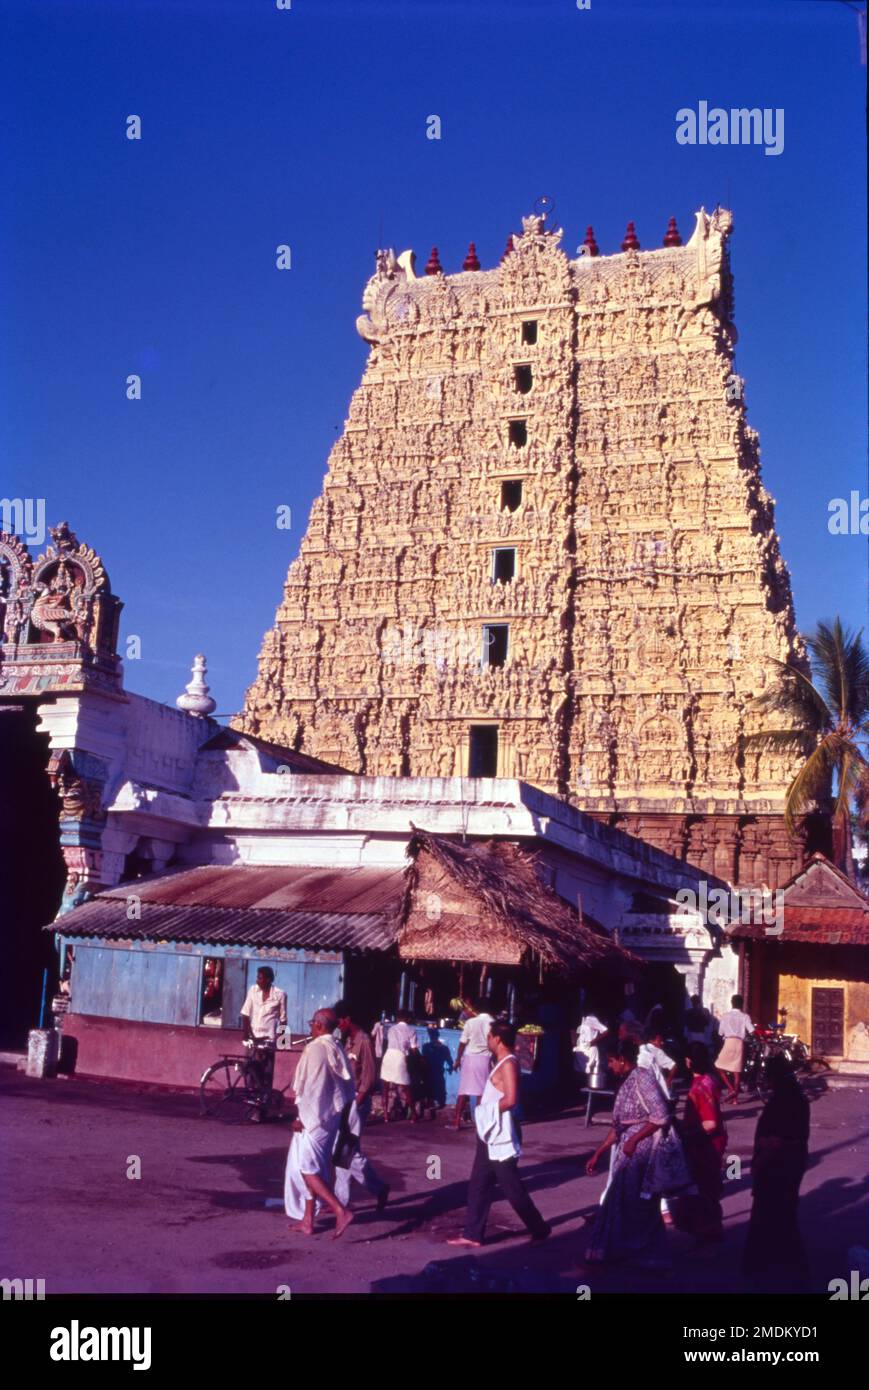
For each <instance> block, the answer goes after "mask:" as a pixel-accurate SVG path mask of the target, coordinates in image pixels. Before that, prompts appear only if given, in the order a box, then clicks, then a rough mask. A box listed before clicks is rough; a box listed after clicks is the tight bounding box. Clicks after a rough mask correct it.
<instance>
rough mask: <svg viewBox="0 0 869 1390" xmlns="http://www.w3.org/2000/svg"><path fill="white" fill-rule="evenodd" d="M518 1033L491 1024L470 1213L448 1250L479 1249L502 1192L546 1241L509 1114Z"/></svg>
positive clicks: (515, 1092)
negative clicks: (520, 1162) (488, 1067)
mask: <svg viewBox="0 0 869 1390" xmlns="http://www.w3.org/2000/svg"><path fill="white" fill-rule="evenodd" d="M515 1043H516V1029H515V1027H514V1026H513V1024H512V1023H502V1022H500V1020H499V1021H497V1022H495V1023H493V1024H492V1026H491V1028H490V1030H489V1035H488V1047H489V1051H490V1052H491V1053H492V1056H493V1058H494V1062H495V1065H494V1066H493V1067H492V1070H491V1071H490V1072H489V1077H488V1080H487V1081H486V1085H485V1088H484V1090H483V1094H482V1097H481V1099H480V1104H479V1105H478V1106H477V1109H476V1111H475V1114H474V1120H475V1122H476V1126H477V1148H476V1153H475V1155H474V1167H473V1170H472V1172H471V1181H470V1183H469V1184H468V1211H467V1216H466V1218H465V1229H464V1232H463V1234H462V1235H460V1236H454V1237H453V1239H452V1240H448V1241H447V1244H448V1245H470V1246H477V1245H482V1244H483V1236H484V1234H485V1231H486V1222H487V1220H488V1217H489V1208H490V1207H491V1205H492V1200H493V1198H494V1196H495V1188H496V1187H500V1189H501V1192H502V1194H503V1195H504V1196H505V1197H506V1198H507V1201H508V1202H509V1203H510V1205H511V1207H512V1208H513V1210H514V1211H515V1213H516V1215H517V1216H518V1217H519V1219H520V1221H521V1222H522V1223H523V1225H524V1226H525V1229H526V1230H527V1232H528V1234H529V1235H530V1237H531V1239H532V1240H533V1241H535V1242H537V1241H542V1240H545V1239H546V1237H547V1236H548V1235H549V1232H550V1227H549V1225H548V1223H547V1222H546V1221H544V1220H543V1217H542V1216H541V1215H540V1212H539V1211H538V1210H537V1208H536V1207H535V1205H534V1203H533V1202H532V1200H531V1198H530V1197H529V1196H528V1193H527V1192H526V1191H525V1188H524V1186H523V1183H522V1179H521V1178H520V1176H519V1172H518V1163H517V1160H518V1157H519V1153H520V1152H521V1149H520V1140H521V1134H520V1130H519V1125H518V1123H517V1122H516V1119H515V1116H514V1115H513V1110H514V1109H515V1107H516V1105H517V1103H518V1101H519V1063H518V1062H517V1060H516V1058H515V1056H514V1055H513V1048H514V1046H515Z"/></svg>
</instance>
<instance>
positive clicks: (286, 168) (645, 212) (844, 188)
mask: <svg viewBox="0 0 869 1390" xmlns="http://www.w3.org/2000/svg"><path fill="white" fill-rule="evenodd" d="M0 16H2V31H3V32H2V36H0V38H2V54H3V57H2V60H0V62H2V66H3V72H2V91H0V120H2V147H3V152H2V167H0V216H2V230H0V237H2V243H3V254H2V258H0V295H2V320H3V323H4V325H5V326H4V331H3V334H2V337H0V384H2V408H0V496H31V497H34V496H35V497H45V498H46V501H47V511H48V519H49V521H50V522H51V523H52V524H53V523H54V522H55V521H56V520H58V519H60V518H65V519H67V520H68V521H69V522H70V524H71V525H72V526H73V527H74V529H75V530H76V531H77V532H78V534H79V536H80V538H81V539H86V540H87V541H89V542H90V543H91V544H92V545H94V546H95V547H96V548H97V549H98V550H100V551H101V552H102V554H103V556H104V559H105V561H106V564H107V567H108V569H109V572H110V575H111V577H112V582H113V586H114V588H115V591H116V592H117V593H118V594H119V595H120V596H121V597H122V598H123V600H124V601H125V604H126V608H125V611H124V615H123V619H122V632H123V633H124V634H126V633H136V634H138V635H139V636H140V637H141V639H142V643H143V659H142V660H141V661H138V662H131V663H128V664H127V676H126V678H127V683H128V685H129V686H130V687H131V688H132V689H135V690H139V691H141V692H142V693H145V694H148V695H152V696H154V697H156V698H158V699H166V700H174V697H175V696H176V694H178V693H179V691H180V690H181V688H182V685H183V684H184V682H185V680H186V679H187V675H186V672H187V670H188V668H189V665H190V660H191V658H192V655H193V653H194V652H196V651H199V650H203V651H205V652H206V653H207V656H208V660H209V670H210V678H211V683H212V688H213V691H214V694H215V696H216V698H217V700H218V708H219V710H220V711H222V712H232V711H233V710H235V709H237V708H238V706H239V705H240V703H241V701H242V698H243V693H244V689H245V687H246V685H247V684H248V683H249V681H250V680H251V679H252V677H253V675H254V672H255V664H256V656H257V652H258V650H259V645H260V641H261V637H262V634H263V632H264V630H265V629H266V628H267V627H268V626H269V625H270V623H271V621H272V618H273V614H274V609H275V606H276V604H277V602H278V600H279V598H280V595H281V589H282V583H283V579H284V576H285V573H286V569H287V565H288V563H289V561H290V560H291V559H292V557H293V555H294V554H295V553H296V550H297V548H298V545H299V541H300V539H301V536H302V532H303V530H304V526H305V523H306V521H307V516H308V511H309V508H310V505H311V502H312V500H313V498H314V497H315V496H316V494H317V493H318V491H319V489H320V485H321V480H322V477H323V474H324V471H325V466H326V458H327V454H328V451H329V448H330V446H331V444H332V442H333V441H334V439H335V437H336V431H337V429H338V428H340V427H341V425H342V423H343V420H344V416H345V413H346V407H347V403H348V401H349V397H350V394H351V392H352V390H353V389H354V387H355V386H356V384H357V382H358V380H359V378H360V375H361V372H362V368H363V364H364V361H365V355H366V349H365V345H364V344H363V342H362V341H361V339H360V338H359V337H358V336H357V334H356V332H355V329H354V321H355V318H356V316H357V314H358V313H359V312H360V311H361V310H360V295H361V292H362V288H363V285H364V283H365V280H366V279H367V277H368V275H369V274H370V273H371V270H372V266H373V252H374V250H375V247H376V246H377V244H378V243H379V242H380V243H382V244H390V245H393V246H395V247H396V249H397V250H401V249H404V248H406V247H409V246H411V247H413V248H414V249H415V250H416V252H417V255H418V256H419V257H421V258H422V259H423V260H424V259H425V257H426V256H427V254H428V251H429V248H430V247H431V245H432V244H433V243H436V244H437V245H438V247H439V248H440V254H441V260H442V262H443V265H444V268H445V269H447V270H457V269H458V268H459V267H460V265H461V261H462V258H463V256H464V253H465V250H466V247H467V243H468V241H469V240H470V239H473V240H475V241H476V243H477V249H478V253H479V255H480V259H481V261H482V262H483V265H484V266H491V265H493V264H495V263H496V262H497V260H498V258H499V257H500V254H501V251H502V249H503V246H504V242H505V239H506V236H507V233H508V232H509V231H510V230H512V229H518V228H519V226H520V218H521V216H522V215H523V214H526V213H528V212H529V211H530V210H531V209H532V205H533V203H534V201H535V199H536V198H538V197H539V196H540V195H542V194H546V195H548V196H550V197H552V198H554V199H555V202H556V215H555V220H556V221H558V222H559V223H560V224H561V225H562V226H563V227H564V228H565V243H564V244H565V246H566V247H567V248H568V249H569V250H570V251H571V252H572V251H573V250H574V248H575V247H576V245H577V244H578V242H579V241H581V240H582V236H583V234H584V230H585V227H586V224H587V223H589V222H591V223H593V224H594V227H595V231H596V233H597V239H598V242H599V244H600V247H601V250H602V251H604V252H612V251H615V250H617V249H618V247H619V243H620V241H621V239H622V237H623V235H624V229H625V223H626V221H627V220H628V218H632V219H633V220H634V221H635V222H636V224H637V231H638V234H639V237H640V240H641V242H642V243H643V244H644V245H647V246H654V245H659V244H660V241H661V237H662V235H663V232H664V229H665V227H666V223H667V218H668V217H669V216H671V215H675V216H676V217H677V218H678V221H679V225H680V227H681V229H682V231H683V233H688V232H690V229H691V224H692V213H693V212H694V210H695V209H696V208H698V207H699V206H700V205H701V204H705V206H706V207H707V208H711V207H713V206H714V205H715V204H716V203H719V202H720V203H723V204H725V205H727V206H730V207H731V208H733V210H734V215H735V230H734V235H733V239H732V243H731V245H732V253H733V266H734V272H735V276H736V321H737V325H738V328H739V333H740V340H739V345H738V348H737V359H736V360H737V369H738V371H739V372H740V373H741V374H742V375H743V376H744V377H745V378H746V381H747V401H748V411H749V419H750V421H751V423H752V424H753V425H754V426H755V427H756V428H757V429H758V430H759V431H760V438H761V446H762V451H763V453H762V461H763V472H764V481H765V483H766V485H767V487H768V488H769V490H770V491H771V492H772V493H773V495H774V496H775V497H776V498H777V501H778V506H777V523H778V529H779V533H780V535H781V537H782V546H783V552H784V556H785V559H786V560H787V562H788V564H789V566H790V569H791V573H792V577H793V581H794V590H795V596H796V605H797V617H798V621H799V623H800V625H801V627H802V628H804V629H806V628H808V627H811V626H812V624H813V623H814V622H815V621H816V620H817V619H818V618H820V617H824V616H827V615H832V614H834V613H836V612H839V613H841V614H842V615H843V617H845V618H846V619H847V620H849V621H850V622H851V623H852V624H854V625H862V623H863V622H864V617H865V611H866V561H867V541H866V539H865V537H864V538H860V537H857V536H855V537H841V536H836V537H834V536H831V535H830V534H829V533H828V530H827V517H828V512H827V504H828V502H829V500H830V499H831V498H832V497H835V496H843V495H847V494H848V492H849V491H850V490H851V489H852V488H856V489H859V490H860V492H861V495H862V496H865V495H866V491H867V472H866V421H865V382H866V360H865V356H866V250H865V238H866V208H865V198H864V167H865V163H864V161H865V150H864V115H863V104H864V84H865V77H866V69H865V68H863V67H861V65H860V53H859V44H858V33H857V23H856V17H855V15H854V13H853V12H852V11H851V10H850V9H849V8H848V7H847V6H846V5H843V4H841V3H839V0H776V2H775V3H764V2H763V0H720V3H719V2H718V0H703V3H701V0H691V3H685V4H683V3H667V0H643V3H636V0H633V2H632V3H628V0H592V6H591V9H590V10H589V11H579V10H577V8H576V4H575V0H477V3H467V0H466V2H465V3H462V0H434V2H433V3H428V0H404V2H403V3H401V2H400V0H395V3H389V0H352V3H350V2H349V0H293V3H292V9H291V10H290V11H279V10H277V9H276V7H275V5H274V0H94V3H85V0H63V3H60V2H59V0H2V3H0ZM701 100H705V101H707V102H709V104H710V105H720V106H724V107H727V108H729V107H731V106H760V107H772V108H775V107H782V108H784V111H785V148H784V152H783V153H782V154H781V155H779V156H777V157H774V156H766V155H764V153H763V151H762V149H761V148H759V147H747V148H746V147H730V146H708V145H707V146H705V147H702V146H694V147H687V146H680V145H677V143H676V140H675V129H676V121H675V113H676V111H677V109H679V108H680V107H685V106H693V107H696V105H697V103H698V102H699V101H701ZM433 113H436V114H438V115H439V116H440V117H441V120H442V139H441V140H440V141H439V142H437V141H431V140H427V139H426V138H425V121H426V117H427V116H428V115H430V114H433ZM130 114H137V115H139V116H141V118H142V123H143V138H142V140H141V141H140V142H131V141H128V140H127V139H126V138H125V121H126V117H127V116H128V115H130ZM283 242H286V243H289V245H290V246H291V247H292V256H293V269H292V270H291V271H289V272H279V271H277V270H276V269H275V264H274V257H275V247H276V246H277V245H278V244H279V243H283ZM131 372H138V373H140V374H141V375H142V379H143V399H142V400H141V401H140V402H136V403H131V402H129V401H127V400H126V398H125V385H124V383H125V379H126V377H127V375H128V374H129V373H131ZM281 503H285V504H288V505H289V506H290V507H292V510H293V516H294V523H295V524H294V528H293V530H292V531H290V532H289V533H287V532H282V531H278V530H277V529H276V527H275V524H274V517H275V508H276V507H277V506H278V505H279V504H281Z"/></svg>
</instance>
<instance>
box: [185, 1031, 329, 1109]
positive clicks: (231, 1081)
mask: <svg viewBox="0 0 869 1390" xmlns="http://www.w3.org/2000/svg"><path fill="white" fill-rule="evenodd" d="M284 1037H286V1038H289V1042H287V1043H284V1044H283V1045H282V1046H281V1051H282V1052H285V1051H289V1050H291V1049H292V1048H293V1047H294V1046H295V1045H296V1043H300V1044H303V1043H304V1042H305V1041H306V1039H305V1038H298V1039H297V1040H296V1043H294V1041H293V1035H292V1034H291V1033H289V1034H284ZM245 1048H246V1050H245V1052H243V1053H230V1052H225V1053H223V1055H222V1056H221V1057H220V1058H218V1060H217V1061H216V1062H212V1064H211V1066H210V1067H207V1068H206V1070H205V1071H204V1072H203V1073H202V1076H201V1078H200V1081H199V1108H200V1113H201V1114H202V1116H203V1117H204V1118H207V1119H219V1120H222V1121H223V1122H224V1123H225V1124H242V1123H243V1122H244V1121H245V1120H252V1119H253V1118H254V1116H255V1115H256V1116H257V1117H258V1118H259V1119H261V1120H265V1119H268V1118H269V1117H270V1116H273V1117H274V1118H275V1119H280V1118H281V1113H282V1111H283V1108H284V1101H285V1092H286V1091H288V1090H289V1089H290V1087H289V1084H288V1085H287V1086H285V1087H284V1088H283V1089H282V1090H278V1089H277V1088H275V1087H274V1086H266V1085H264V1084H263V1068H264V1067H266V1066H267V1065H268V1054H269V1052H270V1049H269V1048H268V1047H266V1046H263V1045H262V1044H260V1043H251V1044H245Z"/></svg>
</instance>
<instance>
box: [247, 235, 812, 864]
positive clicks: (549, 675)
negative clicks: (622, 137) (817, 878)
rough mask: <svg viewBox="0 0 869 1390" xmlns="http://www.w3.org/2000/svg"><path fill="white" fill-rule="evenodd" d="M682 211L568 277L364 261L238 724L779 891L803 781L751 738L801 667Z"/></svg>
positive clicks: (566, 270)
mask: <svg viewBox="0 0 869 1390" xmlns="http://www.w3.org/2000/svg"><path fill="white" fill-rule="evenodd" d="M731 225H732V218H731V214H730V213H729V212H726V211H724V210H722V209H717V210H716V211H715V212H713V213H712V214H711V215H710V214H707V213H706V212H705V211H703V210H702V209H701V210H700V211H699V212H698V213H697V214H696V225H695V227H694V230H693V233H692V235H691V237H690V240H688V241H687V243H686V244H684V245H683V244H682V239H681V237H680V235H679V232H678V230H677V227H676V223H675V221H674V220H673V219H671V221H670V225H669V227H668V229H667V233H666V235H665V237H664V244H663V245H662V246H661V247H659V248H657V249H654V250H643V249H642V248H641V246H640V243H639V240H638V237H637V234H636V231H635V229H634V226H633V224H629V226H628V232H627V235H626V237H625V240H624V241H623V243H622V248H621V251H620V252H619V253H618V254H615V255H601V254H600V253H599V248H598V246H597V244H596V241H595V237H594V233H593V231H592V229H591V228H589V231H588V233H587V235H586V239H585V243H584V245H583V246H582V247H580V248H579V254H578V255H577V258H576V259H573V260H571V259H570V258H569V257H568V256H567V254H566V253H565V251H564V250H563V249H562V246H561V232H560V231H559V230H557V229H556V230H550V229H549V228H548V227H547V224H546V219H545V218H542V217H537V216H534V217H528V218H525V219H523V230H522V233H521V234H520V235H515V236H511V237H510V239H509V240H508V244H507V249H506V251H505V253H504V256H503V258H502V260H501V263H500V265H498V266H497V267H496V268H494V269H491V270H483V269H481V268H480V264H479V261H478V260H477V256H476V251H475V249H474V247H473V245H472V246H471V248H470V249H469V253H468V257H467V258H466V260H465V262H464V265H463V267H462V270H461V271H460V272H459V273H457V274H447V273H445V272H444V270H443V268H442V266H441V264H440V260H439V256H438V252H437V250H436V249H434V250H433V251H432V253H431V256H430V258H429V261H428V263H427V264H426V266H425V273H424V274H423V275H422V276H419V277H418V276H417V275H416V273H415V270H414V256H413V253H412V252H404V253H403V254H402V255H400V256H398V257H396V255H395V254H394V253H393V252H392V251H380V252H378V254H377V259H376V271H375V274H374V276H373V277H372V279H371V280H370V281H369V282H368V284H367V286H366V288H365V292H364V296H363V308H364V310H365V312H364V314H363V315H362V316H361V317H360V318H359V320H358V321H357V328H358V331H359V333H360V334H361V336H362V337H363V338H364V339H365V341H366V342H368V343H369V344H370V354H369V358H368V362H367V366H366V369H365V373H364V376H363V379H362V382H361V384H360V385H359V387H358V389H357V390H356V391H355V393H354V395H353V398H352V400H351V403H350V411H349V416H348V419H347V421H346V424H345V428H344V433H343V435H342V436H341V438H339V439H338V440H337V442H336V443H335V446H334V448H333V449H332V452H331V455H330V459H329V466H328V473H327V476H326V479H325V483H324V486H323V491H322V493H321V495H320V496H319V497H318V498H317V500H316V501H315V503H314V507H313V510H312V513H311V517H310V521H309V524H308V529H307V531H306V533H305V536H304V539H303V541H302V544H301V549H300V553H299V556H298V558H297V559H296V560H294V561H293V563H292V564H291V566H290V569H289V574H288V576H287V580H286V586H285V592H284V598H283V601H282V602H281V605H280V607H279V608H278V611H277V616H276V621H275V625H274V627H273V628H272V630H271V631H270V632H269V633H268V634H267V635H266V637H265V641H264V644H263V647H262V651H261V655H260V660H259V675H258V678H257V680H256V682H255V684H254V685H253V686H252V687H251V689H250V691H249V693H248V696H247V700H246V705H245V709H244V712H243V715H242V716H241V717H240V718H239V720H238V721H237V725H238V728H239V729H241V730H244V731H246V732H249V733H252V734H256V735H260V736H262V737H265V738H267V739H270V740H273V741H275V742H276V743H280V744H284V745H286V746H289V747H292V748H294V749H296V750H299V751H304V752H305V753H307V754H309V755H313V756H316V757H319V758H322V759H324V760H326V761H327V762H331V763H335V764H338V765H340V766H342V767H346V768H349V769H351V770H353V771H355V772H358V773H361V774H367V775H375V776H378V775H379V776H411V777H428V776H437V777H469V778H478V777H506V778H518V779H521V780H523V781H525V782H529V783H532V784H534V785H535V786H537V787H539V788H541V789H543V790H544V791H546V792H548V793H550V794H552V795H555V796H557V797H558V798H561V799H564V800H566V801H568V802H571V803H573V804H574V805H576V806H577V807H579V808H581V809H582V811H583V812H585V813H586V814H590V815H592V816H594V817H595V818H597V819H600V820H603V821H605V822H606V823H607V824H609V825H611V826H615V827H618V828H620V829H622V830H625V831H627V832H628V833H629V834H631V835H633V836H637V837H640V838H641V839H643V840H645V841H647V842H648V843H650V844H652V845H655V846H657V847H658V848H660V849H663V850H665V851H667V852H668V853H670V854H672V855H674V856H676V857H678V858H681V859H685V860H687V861H689V862H691V863H693V864H695V865H697V866H699V867H701V868H703V869H705V870H706V871H707V872H709V873H715V874H717V875H720V876H721V877H722V878H723V879H726V880H728V881H730V882H733V883H737V882H739V883H744V884H766V885H768V886H769V887H772V888H775V887H777V886H778V885H780V884H783V883H785V882H786V881H788V880H789V879H790V878H791V877H792V875H793V874H794V873H796V872H797V871H798V870H799V869H800V868H801V866H802V864H803V863H804V862H805V858H806V855H807V854H808V853H809V852H811V851H812V850H814V849H818V848H820V849H827V848H828V847H827V845H826V842H825V840H824V835H825V833H826V828H825V826H824V824H823V822H822V821H821V820H820V818H818V823H817V824H814V823H810V822H804V824H803V826H802V827H801V832H800V835H799V836H798V837H797V838H791V837H789V836H788V834H787V833H786V830H785V825H784V820H783V815H782V810H783V800H784V795H785V791H786V789H787V787H788V784H789V782H790V780H791V778H792V776H793V774H794V772H795V770H796V768H795V765H793V764H792V763H791V762H790V761H789V760H788V759H787V758H785V757H784V756H782V755H780V754H774V753H770V752H763V753H760V752H758V751H757V750H756V749H752V748H751V747H750V746H749V747H747V746H746V743H745V738H746V735H748V734H750V733H751V732H752V731H754V730H756V729H757V728H758V727H759V725H758V722H757V715H756V714H754V713H753V712H752V710H751V704H752V701H753V700H754V699H755V697H757V696H759V695H760V694H761V693H762V692H763V691H764V690H766V689H767V688H768V686H769V684H770V682H771V681H773V680H775V679H776V675H777V667H776V663H777V662H784V661H788V660H796V661H797V662H800V663H802V662H803V661H804V660H805V657H804V652H803V649H802V646H801V643H800V639H799V636H798V633H797V630H796V626H795V620H794V612H793V604H792V598H791V588H790V581H789V577H788V573H787V570H786V568H785V565H784V563H783V561H782V558H781V555H780V552H779V541H778V537H777V535H776V532H775V527H774V520H773V503H772V499H771V498H770V496H769V494H768V493H767V492H766V491H765V489H764V487H763V485H762V483H761V479H760V467H759V449H758V439H757V435H756V433H755V431H754V430H753V429H751V427H750V426H749V425H748V423H747V419H746V410H745V401H744V392H743V383H742V380H741V379H740V377H739V376H738V375H737V374H736V372H735V370H734V356H733V354H734V346H735V343H736V336H737V335H736V329H735V327H734V324H733V288H732V278H731V273H730V268H729V262H728V251H727V240H728V237H729V234H730V231H731Z"/></svg>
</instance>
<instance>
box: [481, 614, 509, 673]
mask: <svg viewBox="0 0 869 1390" xmlns="http://www.w3.org/2000/svg"><path fill="white" fill-rule="evenodd" d="M508 630H509V629H508V626H507V624H506V623H486V624H485V625H484V627H483V657H482V660H483V665H484V666H504V665H506V662H507V633H508Z"/></svg>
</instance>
